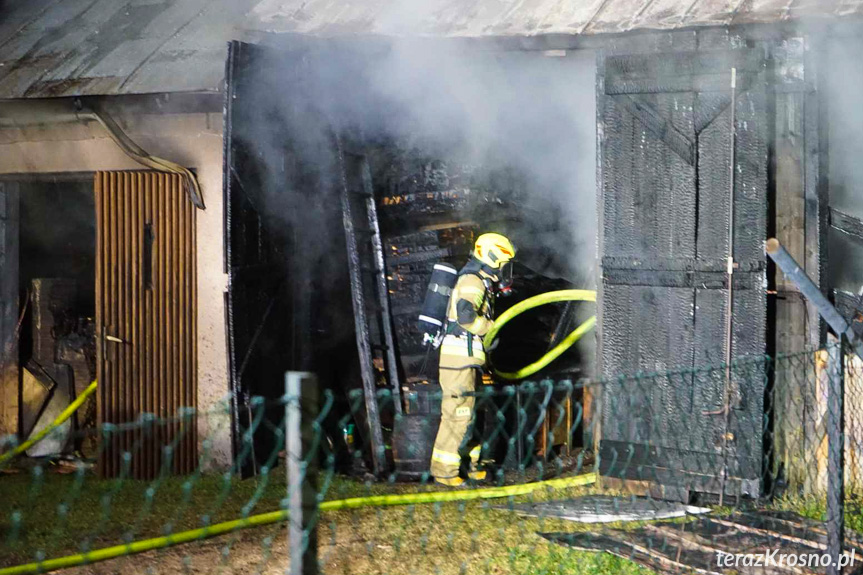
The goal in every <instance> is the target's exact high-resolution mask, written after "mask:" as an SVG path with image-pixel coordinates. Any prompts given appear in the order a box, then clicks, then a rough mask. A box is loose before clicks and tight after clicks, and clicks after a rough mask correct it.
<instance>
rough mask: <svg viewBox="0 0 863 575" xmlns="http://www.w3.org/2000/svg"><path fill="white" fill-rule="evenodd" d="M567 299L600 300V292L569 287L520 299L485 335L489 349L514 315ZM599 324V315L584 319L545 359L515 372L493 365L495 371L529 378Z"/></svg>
mask: <svg viewBox="0 0 863 575" xmlns="http://www.w3.org/2000/svg"><path fill="white" fill-rule="evenodd" d="M563 301H593V302H595V301H596V292H595V291H593V290H584V289H568V290H560V291H552V292H548V293H544V294H540V295H535V296H533V297H529V298H527V299H526V300H524V301H522V302H519V303H517V304H515V305H514V306H512V307H511V308H509V309H508V310H506V311H505V312H503V313H502V314H501V315H500V317H499V318H497V319H496V320H495V322H494V326H493V327H492V328H491V330H490V331H489V332H488V333H487V334H486V335H485V338H484V339H483V343H484V344H485V348H486V349H489V348H490V347H491V345H492V343H494V340H495V338H496V337H497V335H498V333H499V332H500V330H501V329H502V328H503V326H505V325H506V324H507V322H509V321H510V320H512V319H513V318H515V317H516V316H519V315H521V314H523V313H524V312H526V311H527V310H530V309H533V308H535V307H539V306H541V305H546V304H549V303H557V302H563ZM595 325H596V316H595V315H594V316H591V317H590V318H588V319H587V320H586V321H584V322H583V323H582V324H581V325H580V326H578V327H577V328H575V329H574V330H573V331H572V333H570V334H569V335H568V336H566V337H565V338H564V339H563V341H561V342H560V343H559V344H557V345H556V346H554V348H553V349H551V350H550V351H549V352H548V353H546V354H545V355H543V356H542V357H541V358H539V359H538V360H536V361H535V362H533V363H531V364H529V365H526V366H524V367H523V368H521V369H519V370H518V371H513V372H505V371H498V370H497V369H494V367H493V366H492V371H493V372H494V374H495V375H496V376H498V377H500V378H503V379H524V378H525V377H530V376H531V375H533V374H535V373H536V372H538V371H539V370H541V369H543V368H544V367H546V366H547V365H548V364H550V363H551V362H553V361H554V360H555V359H557V358H558V357H560V355H561V354H562V353H563V352H565V351H566V350H568V349H569V348H570V347H572V346H573V344H575V342H577V341H578V340H579V339H581V337H582V336H583V335H584V334H586V333H587V332H589V331H590V330H591V329H593V326H595Z"/></svg>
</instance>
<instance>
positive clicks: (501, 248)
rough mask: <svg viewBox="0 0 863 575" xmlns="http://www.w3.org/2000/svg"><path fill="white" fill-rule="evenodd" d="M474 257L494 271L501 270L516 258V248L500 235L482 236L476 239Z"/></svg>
mask: <svg viewBox="0 0 863 575" xmlns="http://www.w3.org/2000/svg"><path fill="white" fill-rule="evenodd" d="M473 255H474V257H476V259H478V260H479V261H481V262H482V263H483V264H485V265H487V266H488V267H490V268H492V269H500V268H501V267H502V266H503V265H504V264H506V263H508V262H509V261H511V260H512V259H513V258H514V257H515V246H513V245H512V242H511V241H509V239H507V238H506V237H505V236H502V235H500V234H482V235H481V236H480V237H478V238H477V239H476V243H475V244H474V248H473Z"/></svg>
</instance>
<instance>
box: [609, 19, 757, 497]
mask: <svg viewBox="0 0 863 575" xmlns="http://www.w3.org/2000/svg"><path fill="white" fill-rule="evenodd" d="M732 67H735V68H736V69H737V82H738V84H737V95H736V100H735V104H734V105H735V113H736V120H735V133H736V140H735V147H734V150H733V154H734V162H735V164H734V180H733V182H732V180H731V171H730V170H731V162H732V149H731V142H732V138H731V125H732V124H731V106H730V104H731V89H730V84H731V82H730V81H731V68H732ZM597 103H598V105H597V113H598V122H599V133H600V154H599V162H600V165H599V170H600V182H599V213H600V222H599V227H600V229H601V232H600V244H599V245H600V258H601V261H600V267H601V286H600V304H599V305H600V320H599V325H600V328H599V329H600V332H599V334H600V335H599V337H600V348H599V349H600V362H601V372H602V374H603V375H604V376H606V377H613V376H615V375H618V374H623V373H634V372H638V371H646V372H656V371H660V372H661V371H665V370H670V369H684V370H685V369H691V370H692V369H694V368H698V367H701V366H706V365H718V364H721V363H722V362H723V361H724V360H725V352H726V344H725V330H726V325H725V318H726V314H727V310H726V299H727V294H728V277H727V275H726V257H727V256H728V255H729V249H730V246H729V243H728V239H729V225H730V224H729V216H730V214H729V199H730V197H732V196H731V194H732V191H731V188H732V185H733V198H734V199H733V201H734V222H733V238H734V244H733V251H734V259H735V262H736V263H737V268H736V269H735V273H734V289H733V332H732V340H731V353H732V356H735V357H736V356H742V355H753V354H755V355H758V354H762V353H764V352H765V350H766V311H767V305H766V292H765V289H764V281H765V271H766V264H765V262H764V256H763V248H762V242H763V240H764V238H765V234H766V230H767V222H768V206H767V200H768V193H767V190H768V185H767V184H768V145H769V132H770V130H769V124H768V95H767V59H766V57H765V49H764V46H762V45H759V44H757V43H752V42H746V41H745V40H742V39H740V38H733V37H730V36H729V35H727V34H723V33H721V32H716V31H705V32H698V33H695V32H690V33H680V34H678V33H672V34H662V35H656V36H651V37H640V38H630V39H626V40H622V41H620V42H619V43H614V44H612V45H611V46H609V47H608V48H607V49H606V50H604V51H603V52H602V54H601V55H600V63H599V78H598V96H597ZM724 379H725V378H724V377H722V372H721V371H718V372H712V373H709V374H696V373H690V374H689V375H688V376H683V377H680V378H673V379H667V380H663V381H650V380H649V379H645V380H638V379H635V380H632V384H631V385H615V384H609V385H608V386H606V388H605V393H604V397H603V417H602V442H601V446H600V457H601V458H602V460H604V461H606V462H607V463H608V462H611V461H613V460H614V459H615V457H616V456H617V457H619V456H620V455H622V454H623V453H624V452H627V451H631V450H632V449H635V452H636V453H640V454H641V455H640V456H638V458H639V460H638V461H633V462H632V463H633V466H630V467H628V469H627V471H626V473H625V474H624V475H625V477H621V478H622V479H635V480H645V481H652V482H658V483H662V484H665V485H669V486H670V487H671V488H674V489H681V490H694V491H713V492H716V491H718V490H719V487H720V486H719V483H718V482H717V481H716V479H717V478H718V477H719V475H720V473H721V468H722V465H723V459H724V455H723V447H722V444H723V439H722V438H723V437H725V436H727V437H729V438H733V439H731V440H730V446H729V447H728V450H729V453H730V456H729V457H730V459H731V464H730V466H729V467H730V468H731V469H733V472H732V473H733V475H734V476H735V477H734V479H733V480H732V481H730V482H729V487H728V489H730V490H732V491H734V492H736V493H741V492H746V493H749V494H757V491H758V489H759V488H758V480H759V479H760V477H761V458H762V440H761V438H762V419H763V402H762V400H763V394H764V385H763V381H761V380H759V379H757V378H740V379H739V380H733V381H732V382H731V383H730V385H729V392H728V393H729V394H730V395H731V403H732V407H733V410H732V416H731V417H730V419H729V424H728V428H727V429H726V424H725V422H724V420H725V418H724V417H723V415H722V414H724V411H723V403H724V397H725V393H726V391H725V381H724ZM669 459H671V460H674V461H676V462H677V466H678V469H677V473H676V474H670V475H663V474H662V472H661V471H662V470H661V469H660V468H662V467H664V465H663V462H664V461H668V460H669ZM601 469H603V467H602V464H601ZM605 471H606V472H608V473H613V472H612V471H611V470H610V469H608V468H606V469H605ZM680 472H684V473H680ZM633 473H634V474H635V475H638V477H636V476H633V475H632V474H633Z"/></svg>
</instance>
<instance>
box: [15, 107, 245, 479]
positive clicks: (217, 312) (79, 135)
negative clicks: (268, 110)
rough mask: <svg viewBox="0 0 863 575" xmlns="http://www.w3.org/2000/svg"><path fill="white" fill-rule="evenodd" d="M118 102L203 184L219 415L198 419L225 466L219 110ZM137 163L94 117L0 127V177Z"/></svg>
mask: <svg viewBox="0 0 863 575" xmlns="http://www.w3.org/2000/svg"><path fill="white" fill-rule="evenodd" d="M113 104H114V105H117V102H116V101H115V102H113ZM120 106H121V107H120V108H119V110H120V112H119V113H114V116H115V119H116V120H117V121H118V123H119V124H120V125H121V127H122V128H123V129H124V130H125V131H126V133H127V134H128V135H129V136H130V137H131V138H132V139H133V140H134V141H135V142H137V143H138V144H139V145H140V146H141V147H143V148H144V149H145V150H147V151H148V152H149V153H151V154H153V155H155V156H159V157H162V158H165V159H168V160H172V161H174V162H177V163H179V164H182V165H184V166H186V167H189V168H193V169H194V170H195V171H196V173H197V175H198V179H199V181H200V184H201V188H202V191H203V195H204V201H205V203H206V206H207V209H206V210H205V211H199V212H198V215H197V256H198V408H199V410H201V411H202V412H214V411H215V412H217V413H211V414H209V415H208V416H206V417H201V418H200V420H199V421H200V424H199V427H200V429H199V432H200V433H199V437H200V438H201V441H204V440H206V439H207V438H209V439H210V442H211V444H210V446H209V449H210V454H211V455H212V461H213V463H214V464H217V465H220V466H221V465H225V464H228V463H229V462H230V459H231V439H230V416H229V414H228V412H227V407H226V405H227V404H226V403H225V400H226V396H227V393H228V369H227V354H226V349H227V348H226V342H225V309H224V296H223V293H224V291H225V290H226V288H227V276H226V274H225V273H224V269H223V233H222V115H221V113H182V114H179V113H178V114H153V113H142V114H136V113H132V112H131V111H130V110H131V109H127V108H124V107H122V104H120ZM124 110H125V113H124ZM134 169H144V168H143V166H140V165H139V164H137V163H135V162H133V161H132V160H131V159H129V158H128V157H127V156H126V155H125V154H123V152H121V151H120V149H119V148H118V147H117V146H116V145H115V144H114V142H113V141H112V140H111V139H109V138H108V137H107V135H106V134H105V132H104V131H103V130H102V128H101V127H100V126H99V125H98V124H96V123H88V124H82V123H78V124H55V125H46V126H44V127H42V126H40V127H33V128H29V127H28V128H16V129H0V175H6V174H35V173H57V172H94V171H97V170H134ZM58 209H62V206H58Z"/></svg>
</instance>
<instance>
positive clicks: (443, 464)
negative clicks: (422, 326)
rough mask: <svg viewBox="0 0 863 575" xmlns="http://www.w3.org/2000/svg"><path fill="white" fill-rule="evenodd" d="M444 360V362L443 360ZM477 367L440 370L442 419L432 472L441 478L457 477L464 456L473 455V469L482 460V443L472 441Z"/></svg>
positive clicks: (433, 452) (444, 368)
mask: <svg viewBox="0 0 863 575" xmlns="http://www.w3.org/2000/svg"><path fill="white" fill-rule="evenodd" d="M441 363H443V362H441ZM477 374H478V367H477V366H469V367H463V368H461V369H459V368H446V367H441V369H440V386H441V391H442V392H443V397H442V398H441V418H440V427H439V428H438V432H437V437H436V438H435V443H434V449H433V450H432V460H431V474H432V475H433V476H434V477H438V478H442V479H443V478H454V477H457V476H458V474H459V467H460V466H461V458H462V455H464V454H465V453H467V455H469V456H470V461H471V469H472V470H473V469H475V468H476V467H477V464H478V463H479V455H480V446H479V444H478V443H475V442H474V441H472V437H471V436H472V435H473V434H472V433H470V432H471V427H472V423H473V419H474V406H475V404H476V398H475V397H474V396H473V395H465V394H466V393H468V394H472V393H473V392H474V390H475V389H476V378H477Z"/></svg>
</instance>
